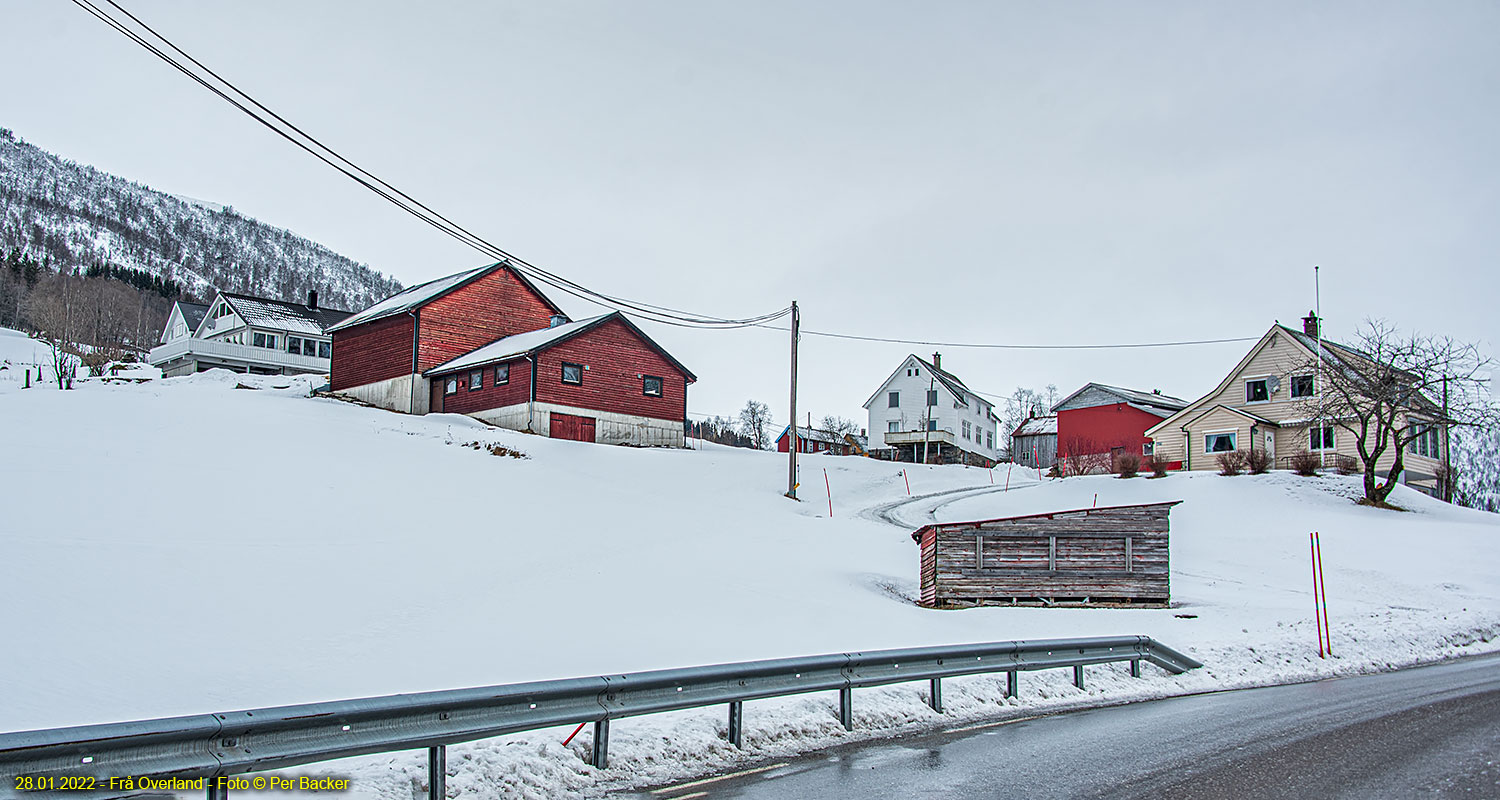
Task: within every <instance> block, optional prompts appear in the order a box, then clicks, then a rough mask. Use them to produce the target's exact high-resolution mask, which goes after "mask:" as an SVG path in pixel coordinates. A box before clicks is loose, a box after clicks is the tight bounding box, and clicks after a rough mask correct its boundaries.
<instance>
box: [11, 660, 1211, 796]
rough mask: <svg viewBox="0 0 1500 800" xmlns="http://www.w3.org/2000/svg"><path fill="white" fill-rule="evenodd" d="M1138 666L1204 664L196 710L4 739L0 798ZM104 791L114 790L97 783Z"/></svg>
mask: <svg viewBox="0 0 1500 800" xmlns="http://www.w3.org/2000/svg"><path fill="white" fill-rule="evenodd" d="M1142 661H1149V662H1151V663H1153V664H1156V665H1157V666H1159V667H1161V668H1162V669H1164V670H1166V671H1168V672H1171V673H1173V674H1178V673H1182V672H1186V671H1187V670H1190V669H1195V668H1197V667H1201V666H1202V664H1200V663H1198V662H1197V661H1195V660H1193V659H1192V658H1189V657H1188V656H1185V655H1183V654H1182V653H1179V652H1177V651H1176V650H1173V649H1172V648H1170V647H1167V646H1165V645H1163V644H1160V643H1158V642H1156V641H1155V640H1153V639H1152V638H1151V637H1149V636H1114V637H1095V638H1081V639H1044V640H1036V641H1014V642H993V643H987V644H967V645H949V646H941V647H917V648H910V649H903V650H877V651H874V652H868V653H838V654H831V655H822V656H807V657H803V658H782V659H775V660H769V661H749V662H743V663H738V664H718V665H714V666H704V667H687V668H681V669H667V670H657V671H653V672H638V673H632V674H628V675H602V676H599V677H594V678H571V679H567V680H553V681H539V682H535V683H518V684H508V685H502V686H489V687H483V688H477V689H455V690H449V691H440V692H425V693H422V694H398V695H390V696H387V697H371V698H362V699H357V700H339V701H334V702H328V703H311V704H307V705H296V706H282V707H279V708H263V709H256V710H251V711H231V712H225V713H219V714H199V715H194V716H187V717H170V718H166V719H155V720H144V721H137V722H117V723H109V724H105V725H84V726H79V727H72V728H54V729H48V730H37V731H20V732H16V733H0V778H3V780H4V783H3V784H0V794H4V793H6V792H8V791H12V790H13V789H14V788H15V787H16V786H17V785H18V784H17V780H16V778H17V777H19V776H29V777H33V778H35V779H36V781H35V782H34V783H33V785H34V786H37V787H40V788H56V781H58V780H61V779H63V778H77V777H82V776H88V777H93V778H95V779H98V780H100V781H101V782H102V781H104V780H107V779H108V778H110V777H124V776H132V777H136V778H138V777H140V776H151V777H156V778H168V777H178V778H184V779H197V778H205V779H207V780H205V781H204V785H205V788H206V790H207V794H208V797H209V798H210V799H211V800H218V799H221V798H224V797H225V796H226V795H227V793H228V787H229V786H230V785H234V784H233V782H230V781H225V780H222V779H223V778H224V777H226V776H231V775H238V774H241V773H246V772H256V771H262V770H272V769H279V768H283V767H291V766H298V765H304V764H313V763H317V762H320V761H328V760H331V759H336V758H345V757H348V756H358V755H368V754H372V753H386V752H392V751H396V750H412V749H419V748H427V749H428V751H429V758H428V764H429V769H430V770H431V777H430V779H429V784H430V787H429V791H430V794H429V796H430V797H432V798H442V797H443V790H444V780H445V776H444V765H445V760H446V750H445V748H446V746H447V745H450V744H458V743H461V742H468V741H473V740H476V739H485V738H489V737H492V736H499V735H502V734H507V733H517V732H520V731H527V730H535V729H538V728H547V727H552V726H557V725H568V724H578V723H586V722H592V723H594V741H593V752H592V757H591V759H590V760H591V763H592V764H593V765H594V766H595V767H599V768H604V767H606V766H607V765H608V758H609V756H608V748H609V724H610V721H611V720H615V719H621V718H625V717H633V716H640V715H643V714H655V713H660V712H664V711H678V710H682V709H690V708H701V707H705V706H711V705H719V704H728V706H729V732H728V738H729V741H730V742H731V743H732V744H734V745H735V746H740V743H741V733H742V730H743V721H744V706H743V704H744V703H745V701H747V700H758V699H764V698H770V697H786V696H790V695H796V694H806V693H809V692H819V691H835V690H836V691H838V693H839V720H840V722H841V723H842V724H843V726H844V728H845V729H848V730H853V727H854V717H853V690H854V689H855V688H859V687H866V686H880V685H884V684H891V683H903V682H908V681H918V680H926V681H929V689H930V693H929V697H928V702H929V703H930V705H931V706H932V708H933V709H934V710H936V711H938V712H939V713H941V712H942V707H943V701H942V679H943V678H951V677H956V676H962V675H974V674H980V673H996V672H1006V673H1009V674H1008V680H1007V683H1006V696H1007V697H1014V696H1015V695H1016V694H1017V691H1018V689H1019V679H1018V673H1020V672H1026V671H1034V670H1041V669H1057V668H1069V667H1071V668H1072V669H1073V681H1074V683H1075V684H1076V685H1077V686H1078V687H1079V688H1083V669H1084V667H1085V666H1088V665H1095V664H1105V663H1111V662H1129V664H1130V673H1131V675H1133V676H1135V677H1140V668H1141V667H1140V665H1141V662H1142ZM102 788H106V789H107V788H108V787H107V786H104V787H102Z"/></svg>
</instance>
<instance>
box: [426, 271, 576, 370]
mask: <svg viewBox="0 0 1500 800" xmlns="http://www.w3.org/2000/svg"><path fill="white" fill-rule="evenodd" d="M553 313H554V312H553V310H552V307H551V306H549V305H547V303H546V301H545V300H543V299H542V298H541V297H540V296H539V295H537V294H536V293H535V292H533V291H532V290H531V289H529V288H527V287H526V285H525V284H524V283H522V282H521V281H520V280H518V279H517V278H516V276H515V275H514V274H513V273H511V271H510V270H509V269H498V270H495V271H494V272H491V273H490V274H488V275H485V276H484V277H482V278H480V279H479V280H476V281H474V282H472V283H469V284H467V285H465V286H463V287H460V288H458V289H455V290H454V291H452V292H449V293H448V294H446V295H443V296H442V297H439V298H438V299H436V300H433V301H432V302H430V303H428V304H427V305H425V306H422V310H421V318H422V322H421V342H420V343H419V344H418V356H417V364H418V368H419V370H421V371H425V370H429V369H432V368H433V367H435V366H437V365H439V364H442V363H443V362H445V361H451V360H453V359H455V358H458V357H459V356H461V355H463V354H464V353H467V352H469V351H471V350H473V349H475V348H478V347H482V346H484V345H487V344H489V343H490V342H493V341H495V340H496V339H501V338H504V337H506V336H514V335H516V334H518V333H525V332H527V331H534V330H539V329H541V328H545V327H547V325H548V323H549V322H551V320H552V315H553ZM408 344H409V341H408Z"/></svg>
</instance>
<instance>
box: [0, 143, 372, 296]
mask: <svg viewBox="0 0 1500 800" xmlns="http://www.w3.org/2000/svg"><path fill="white" fill-rule="evenodd" d="M0 212H3V213H0V250H5V251H13V250H20V251H22V252H24V253H26V254H27V255H28V256H29V257H31V258H33V259H35V260H36V261H38V262H42V261H46V262H47V263H50V264H51V265H52V267H53V269H57V268H58V267H59V266H61V267H77V268H79V270H80V271H82V270H83V269H84V268H86V267H89V266H92V265H95V264H106V263H108V264H113V265H115V266H123V267H133V268H137V269H143V270H146V271H148V272H151V273H154V274H157V275H161V276H163V277H165V278H172V279H175V280H176V281H177V282H178V283H180V284H181V285H182V286H183V287H184V288H185V289H186V290H187V291H189V292H192V293H193V294H195V295H197V296H198V297H199V298H207V297H208V296H209V295H210V294H211V290H212V289H213V288H218V289H222V290H224V291H230V292H244V293H247V294H254V295H260V296H265V297H275V298H280V299H284V300H288V299H295V298H301V297H305V296H306V293H307V290H308V289H317V290H318V291H319V293H320V294H321V296H322V298H323V300H322V302H323V304H324V305H327V306H328V307H330V308H344V309H349V310H359V309H361V308H364V307H365V306H368V305H370V304H371V303H373V302H375V301H376V300H379V299H381V298H383V297H385V296H387V295H389V294H392V293H393V292H395V291H397V290H398V289H399V288H400V284H398V283H397V282H396V281H395V280H393V279H391V278H387V277H386V276H384V275H381V274H380V273H378V272H376V271H375V270H372V269H370V268H369V267H368V266H366V265H364V264H358V263H355V262H354V261H351V260H350V259H348V258H345V257H344V256H341V255H339V254H338V253H335V252H333V251H332V250H329V249H328V248H326V247H324V246H322V245H320V244H318V243H316V242H312V241H309V240H307V239H304V238H302V237H301V236H298V235H296V234H294V233H292V232H290V231H286V230H283V229H281V228H275V227H272V226H270V225H266V224H265V223H262V222H257V221H256V220H253V219H250V218H248V217H242V216H240V215H239V214H236V213H235V212H234V210H233V209H232V208H226V207H224V206H220V205H218V204H215V203H209V202H206V201H202V200H194V199H192V198H184V197H177V196H174V195H170V194H165V193H163V192H158V191H155V190H153V189H151V188H149V187H147V186H143V185H141V184H139V183H134V182H132V181H128V180H126V179H124V178H119V177H116V176H114V175H110V174H108V173H105V172H101V171H99V170H97V169H94V168H93V167H90V166H85V165H82V164H76V163H74V162H72V161H68V160H66V159H63V158H59V157H57V156H55V155H52V154H51V153H48V152H47V151H45V150H42V149H41V148H39V147H36V146H35V145H32V144H29V143H26V142H24V141H22V140H21V139H20V138H18V137H16V136H15V135H14V134H13V133H11V132H10V131H8V130H4V129H0Z"/></svg>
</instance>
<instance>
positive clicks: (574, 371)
mask: <svg viewBox="0 0 1500 800" xmlns="http://www.w3.org/2000/svg"><path fill="white" fill-rule="evenodd" d="M562 380H563V383H583V365H582V364H568V363H564V364H563V365H562Z"/></svg>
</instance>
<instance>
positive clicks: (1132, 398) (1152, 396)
mask: <svg viewBox="0 0 1500 800" xmlns="http://www.w3.org/2000/svg"><path fill="white" fill-rule="evenodd" d="M1091 388H1092V389H1098V390H1100V391H1102V392H1106V393H1108V394H1112V395H1114V396H1116V397H1118V398H1120V402H1124V403H1130V404H1132V405H1135V406H1136V407H1137V408H1140V407H1141V406H1148V408H1141V410H1142V411H1149V412H1151V413H1153V414H1156V415H1157V416H1161V417H1169V416H1171V415H1172V413H1174V412H1177V411H1181V410H1182V409H1184V408H1187V407H1188V401H1186V400H1183V399H1182V398H1180V397H1173V396H1171V395H1168V394H1162V393H1161V392H1143V391H1141V390H1139V389H1126V388H1124V387H1121V386H1110V385H1109V384H1106V383H1093V382H1090V383H1085V384H1084V385H1083V387H1082V388H1080V389H1079V390H1078V391H1076V392H1074V393H1072V394H1070V395H1068V396H1067V397H1064V398H1063V399H1061V400H1059V401H1058V402H1057V404H1056V405H1054V406H1052V410H1053V411H1058V410H1060V409H1062V408H1063V407H1064V406H1066V405H1067V404H1068V401H1070V400H1072V399H1073V398H1075V397H1077V396H1079V395H1081V394H1083V393H1084V392H1086V391H1088V390H1089V389H1091ZM1080 407H1082V406H1080ZM1153 408H1154V409H1159V410H1157V411H1153V410H1152V409H1153ZM1161 411H1166V412H1167V413H1165V414H1163V413H1161Z"/></svg>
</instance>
